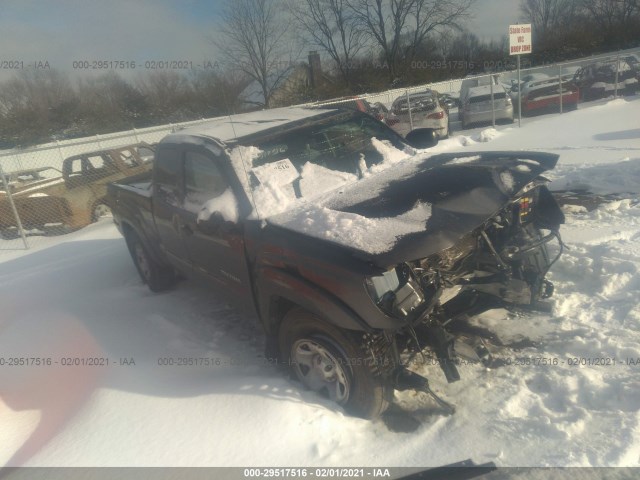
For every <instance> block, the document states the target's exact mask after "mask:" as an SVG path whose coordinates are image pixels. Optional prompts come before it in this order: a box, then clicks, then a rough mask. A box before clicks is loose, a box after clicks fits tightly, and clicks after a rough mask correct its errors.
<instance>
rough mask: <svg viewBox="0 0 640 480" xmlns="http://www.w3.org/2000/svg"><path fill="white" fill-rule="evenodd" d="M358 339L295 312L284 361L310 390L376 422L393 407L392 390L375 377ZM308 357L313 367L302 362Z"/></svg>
mask: <svg viewBox="0 0 640 480" xmlns="http://www.w3.org/2000/svg"><path fill="white" fill-rule="evenodd" d="M357 335H358V334H357V333H354V332H350V331H347V330H342V329H339V328H337V327H335V326H333V325H331V324H329V323H327V322H325V321H322V320H321V319H319V318H318V317H316V316H315V315H313V314H311V313H309V312H307V311H305V310H302V309H299V308H294V309H292V310H290V311H289V312H288V313H287V314H286V315H285V317H284V319H283V321H282V324H281V326H280V331H279V336H278V344H279V351H280V360H281V361H282V362H283V363H284V364H285V365H290V366H291V371H292V375H293V377H294V378H297V379H298V380H299V381H300V382H301V383H302V384H303V385H304V386H305V387H306V388H308V389H310V390H314V391H317V392H319V393H325V394H326V395H327V396H328V397H329V398H331V399H332V400H334V401H336V402H337V403H338V404H339V405H341V406H343V407H344V409H345V410H346V411H347V412H349V413H350V414H352V415H355V416H358V417H361V418H377V417H379V416H380V415H381V414H382V413H383V412H384V411H385V410H386V409H387V407H388V406H389V404H390V403H391V400H392V399H393V388H392V386H391V383H390V381H389V380H387V379H385V378H383V377H382V376H380V375H378V374H375V373H374V372H373V371H372V367H371V365H370V361H369V358H370V357H369V356H368V355H366V354H365V353H364V352H363V349H362V347H361V346H360V345H359V343H358V342H357V341H356V338H357ZM305 356H306V357H309V359H310V360H309V362H310V363H312V364H315V365H314V366H313V367H311V366H309V365H308V364H306V363H305V362H306V361H307V360H302V359H303V358H304V357H305ZM301 360H302V361H301ZM318 376H322V377H324V378H319V377H318Z"/></svg>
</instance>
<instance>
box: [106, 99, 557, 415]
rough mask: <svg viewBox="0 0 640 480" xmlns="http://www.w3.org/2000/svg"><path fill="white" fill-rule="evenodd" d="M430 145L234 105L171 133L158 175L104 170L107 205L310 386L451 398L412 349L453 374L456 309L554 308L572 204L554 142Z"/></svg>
mask: <svg viewBox="0 0 640 480" xmlns="http://www.w3.org/2000/svg"><path fill="white" fill-rule="evenodd" d="M436 143H437V140H435V134H434V132H433V131H431V130H428V129H419V130H415V131H414V132H412V133H411V134H409V135H408V136H407V138H406V139H403V138H401V137H400V136H399V135H397V134H396V133H395V132H393V131H392V130H390V129H389V128H388V127H386V126H385V125H383V124H382V123H380V122H378V121H376V120H375V119H373V118H371V117H369V116H367V115H365V114H362V113H360V112H355V111H340V110H334V109H304V108H288V109H276V110H269V111H264V112H255V113H250V114H243V115H237V116H234V117H229V118H225V119H220V120H215V121H212V122H211V123H208V124H203V125H201V126H198V127H192V128H188V129H185V130H181V131H178V132H175V133H172V134H170V135H168V136H167V137H165V138H164V139H163V140H162V141H161V142H160V143H159V144H158V147H157V149H156V155H155V160H154V166H153V172H152V175H151V176H149V177H148V178H144V177H143V176H137V177H135V178H132V179H129V180H125V181H123V182H121V183H120V184H113V185H110V187H109V203H110V204H111V205H112V208H113V215H114V221H115V222H116V224H117V225H118V227H119V229H120V231H121V232H122V234H123V236H124V237H125V239H126V242H127V245H128V248H129V251H130V253H131V256H132V258H133V261H134V263H135V265H136V267H137V270H138V272H139V273H140V276H141V278H142V280H143V281H144V282H146V283H147V284H148V286H149V287H150V288H151V289H152V290H153V291H159V290H163V289H166V288H169V287H170V286H172V285H173V283H174V282H175V281H176V278H177V277H178V275H182V276H189V277H198V278H202V279H204V280H206V281H208V282H211V284H212V285H215V287H214V288H215V289H216V290H218V291H220V292H222V293H223V294H224V295H225V298H229V299H230V300H234V299H235V300H236V301H237V302H236V303H237V304H238V305H240V306H241V307H244V308H245V309H248V310H249V311H251V312H252V313H254V314H255V315H257V317H258V318H259V319H260V321H261V323H262V325H263V327H264V331H265V333H266V339H267V342H266V343H267V355H268V356H269V358H277V359H279V362H280V363H281V364H283V365H285V366H287V367H288V368H290V369H291V371H292V373H293V375H294V377H295V378H297V379H298V380H299V381H300V382H302V384H304V385H305V386H306V387H308V388H309V389H311V390H314V391H317V392H320V393H324V394H326V395H327V396H328V397H329V398H331V399H333V400H334V401H336V402H337V403H338V404H340V405H343V406H344V407H345V408H346V409H347V410H348V411H349V412H351V413H353V414H355V415H359V416H362V417H368V418H371V417H376V416H378V415H380V414H381V413H382V412H383V411H384V410H385V409H386V408H387V406H388V405H389V402H390V401H391V400H392V397H393V391H394V389H399V390H408V389H415V390H419V391H423V392H426V393H428V394H430V395H432V396H433V398H434V399H435V400H436V401H437V402H438V403H439V404H440V405H441V406H443V407H446V408H449V407H450V405H449V404H448V403H447V402H445V401H444V400H442V399H440V398H439V397H438V396H437V395H436V394H435V393H434V392H433V391H431V389H430V388H429V384H428V381H427V379H426V378H424V377H423V376H421V375H419V374H417V373H415V372H413V371H411V370H410V369H409V368H408V364H407V363H408V362H407V361H406V359H407V358H408V356H410V355H412V354H419V353H421V352H422V351H423V350H424V349H426V348H430V349H431V351H432V352H433V354H434V355H435V356H437V358H438V360H439V364H440V366H441V367H442V369H443V371H444V374H445V375H446V378H447V380H448V381H449V382H452V381H456V380H458V379H459V375H458V371H457V368H456V354H457V353H460V352H459V351H458V349H459V348H461V347H459V346H458V344H457V343H456V342H455V341H454V339H455V337H454V335H453V334H452V333H451V332H450V330H449V327H450V326H451V325H452V324H453V323H455V320H456V319H457V318H460V317H463V316H465V315H473V314H478V313H481V312H483V311H486V310H489V309H492V308H497V307H504V306H506V305H517V306H520V307H526V308H533V309H541V310H545V309H546V308H547V303H546V302H547V301H546V299H547V298H548V297H550V296H551V295H552V293H553V285H552V284H551V283H550V282H549V281H547V280H546V279H545V275H546V274H547V272H548V270H549V268H550V267H551V265H552V264H553V262H554V261H555V260H556V259H557V258H558V257H559V256H560V253H561V251H562V241H561V239H560V236H559V233H558V230H559V226H560V224H562V223H563V222H564V216H563V214H562V212H561V210H560V209H559V207H558V205H557V204H556V202H555V200H554V199H553V197H552V196H551V194H550V192H549V191H548V190H547V188H546V186H545V183H546V180H545V178H543V177H541V176H540V175H541V174H542V173H543V172H544V171H545V170H549V169H552V168H553V167H554V166H555V164H556V162H557V158H558V157H557V156H556V155H552V154H546V153H531V152H482V153H466V152H464V153H460V152H458V153H447V154H439V155H430V154H429V153H428V152H427V151H425V150H424V147H428V146H432V145H435V144H436ZM551 241H554V242H557V246H556V247H554V250H555V251H556V252H557V253H556V254H554V255H550V253H549V251H548V249H547V247H548V244H549V242H551ZM551 257H553V258H551ZM476 347H477V348H476V351H475V352H474V350H473V347H471V346H467V347H465V349H466V351H467V352H466V355H469V351H470V352H472V353H476V354H477V357H478V358H481V357H482V356H483V355H484V353H486V351H485V352H484V353H483V351H482V348H481V347H482V344H479V345H478V346H476Z"/></svg>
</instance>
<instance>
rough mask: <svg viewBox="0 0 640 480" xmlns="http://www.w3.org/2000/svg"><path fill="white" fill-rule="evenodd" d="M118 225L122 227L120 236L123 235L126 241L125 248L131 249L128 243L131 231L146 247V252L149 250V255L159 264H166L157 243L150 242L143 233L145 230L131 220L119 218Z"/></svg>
mask: <svg viewBox="0 0 640 480" xmlns="http://www.w3.org/2000/svg"><path fill="white" fill-rule="evenodd" d="M120 225H121V229H122V236H123V237H124V239H125V242H126V243H127V248H128V249H129V251H131V246H130V243H129V236H130V235H131V234H130V233H129V232H133V233H134V234H135V235H136V236H137V237H138V238H139V239H140V241H141V242H142V244H143V245H144V247H145V248H146V249H147V252H149V254H150V255H151V257H152V258H153V260H155V261H156V262H158V263H160V264H161V265H168V262H167V260H166V258H165V256H164V254H163V253H162V251H161V250H160V249H159V248H158V246H157V244H156V243H154V242H151V241H150V240H149V237H148V236H147V235H146V234H145V232H144V231H143V230H142V229H141V228H139V227H138V226H136V225H134V224H133V223H132V222H129V221H126V220H121V224H120Z"/></svg>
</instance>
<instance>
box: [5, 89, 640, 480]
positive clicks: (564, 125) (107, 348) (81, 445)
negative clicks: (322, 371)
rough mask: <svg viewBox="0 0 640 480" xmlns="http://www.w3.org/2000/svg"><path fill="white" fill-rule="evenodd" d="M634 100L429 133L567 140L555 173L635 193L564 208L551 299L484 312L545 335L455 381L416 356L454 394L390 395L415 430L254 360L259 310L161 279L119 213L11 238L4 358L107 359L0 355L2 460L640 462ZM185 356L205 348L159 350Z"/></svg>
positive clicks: (535, 145) (444, 146)
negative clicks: (143, 267) (133, 247)
mask: <svg viewBox="0 0 640 480" xmlns="http://www.w3.org/2000/svg"><path fill="white" fill-rule="evenodd" d="M639 107H640V98H638V97H632V98H631V99H630V100H615V101H610V102H599V103H593V104H592V105H589V106H588V107H587V108H584V107H583V105H581V106H580V110H578V111H575V112H570V113H567V114H563V115H551V116H546V117H545V118H539V119H536V120H530V121H529V120H528V121H526V122H523V128H522V129H520V130H518V129H517V128H513V127H507V128H501V129H500V133H501V135H500V136H496V135H483V138H484V139H485V140H486V141H488V143H487V144H486V145H483V144H482V143H483V142H480V137H481V135H480V134H479V133H478V134H473V135H471V136H454V137H452V138H450V139H449V140H445V141H442V142H441V143H440V144H439V145H438V147H437V148H436V149H435V151H446V150H460V151H461V152H464V150H465V148H466V147H468V148H472V149H473V150H480V149H483V148H486V149H487V150H489V149H490V150H501V149H504V150H514V149H526V150H530V149H536V150H540V151H549V152H556V153H559V154H560V155H561V157H560V161H559V164H558V166H557V167H556V169H555V170H553V171H551V172H548V176H551V177H553V179H554V185H563V186H566V185H569V184H573V185H580V186H581V187H583V188H587V189H598V191H599V192H600V193H603V192H606V191H607V190H616V191H618V192H619V191H620V188H617V187H618V185H617V184H615V185H614V184H612V182H613V179H615V178H616V176H620V175H621V174H622V173H623V174H624V175H625V178H624V180H625V187H624V188H622V190H625V194H624V196H623V198H620V199H618V200H617V201H615V202H609V203H605V204H603V205H601V206H600V207H598V208H596V209H595V210H592V211H586V209H585V208H584V207H582V206H580V205H575V206H567V207H565V209H566V212H567V224H566V225H565V226H563V228H562V233H563V237H564V239H565V241H566V242H567V243H568V245H569V247H570V250H568V251H566V252H565V253H564V255H563V256H562V258H561V259H560V260H559V261H558V262H557V263H556V264H555V265H554V266H553V269H552V271H551V280H552V281H553V282H554V283H555V284H556V294H555V301H556V304H555V308H554V310H553V312H552V313H551V315H548V316H547V315H538V314H528V315H524V314H522V315H521V314H518V315H516V314H509V313H507V312H505V311H503V310H493V311H490V312H487V313H486V314H484V315H482V316H480V317H476V318H474V319H473V322H474V323H475V324H477V325H479V326H484V327H488V328H494V329H495V330H496V331H498V332H500V334H501V336H502V337H503V338H504V339H505V341H519V340H522V339H523V338H524V337H527V338H529V339H531V340H535V341H537V342H538V346H530V347H527V346H526V342H523V346H522V348H521V349H520V350H518V351H512V350H504V351H500V352H497V355H498V356H501V357H502V358H503V359H505V361H506V360H509V362H506V363H510V364H507V365H505V366H502V367H498V368H495V369H493V370H487V369H485V368H483V367H481V366H479V365H462V366H461V367H460V370H461V375H462V380H461V381H459V382H457V383H455V384H451V385H448V384H447V383H446V381H445V380H444V378H443V375H442V372H441V371H440V370H439V367H437V366H436V365H426V366H416V368H417V369H418V370H419V371H420V372H421V373H423V374H425V375H426V376H427V377H428V378H429V379H430V382H431V385H432V388H434V389H435V390H436V391H437V392H439V393H440V394H442V395H443V396H444V397H445V398H446V399H448V400H450V401H452V402H453V403H455V404H456V406H457V412H456V413H455V414H454V415H453V416H451V417H447V416H443V415H442V414H441V412H440V411H439V410H438V408H437V407H436V406H435V405H434V403H433V402H432V401H431V400H430V399H429V398H427V397H425V396H423V395H422V394H415V395H414V394H412V393H410V392H405V393H401V394H397V402H398V403H399V404H400V405H401V406H402V407H403V408H404V409H405V410H407V411H411V412H412V413H411V415H412V416H413V418H415V419H418V420H419V422H420V423H419V424H417V425H416V426H415V427H416V428H415V429H414V430H413V431H409V432H405V433H402V432H396V431H394V430H393V428H392V429H390V428H389V427H388V425H387V424H386V423H385V422H384V421H382V420H379V421H375V422H369V421H364V420H360V419H356V418H351V417H348V416H345V414H344V413H343V412H342V410H341V409H340V408H339V407H337V406H335V405H333V404H331V403H330V402H329V401H327V400H324V399H323V398H321V397H319V396H316V395H315V394H312V393H310V392H307V391H304V390H303V389H302V388H301V387H300V385H299V384H297V383H295V382H292V381H289V380H287V379H286V378H285V377H284V376H283V375H282V373H281V372H280V371H279V370H277V369H275V368H272V367H270V366H269V365H267V364H266V362H264V361H263V360H262V357H261V356H260V355H261V354H262V342H263V336H262V333H261V331H260V328H259V327H258V326H256V324H255V321H254V320H253V319H251V318H246V317H244V316H241V315H239V314H238V313H236V312H235V311H233V310H230V309H229V308H228V307H226V306H225V302H224V299H223V298H219V297H216V296H215V293H212V292H211V291H210V290H207V289H204V288H202V287H199V286H197V285H193V284H191V283H188V282H184V283H182V284H180V286H179V287H178V288H176V289H175V290H173V291H171V292H168V293H165V294H161V295H156V294H152V293H150V292H149V291H148V290H147V289H146V287H144V286H143V285H141V283H140V280H139V278H138V276H137V273H136V271H135V268H134V266H133V264H132V263H131V260H130V258H129V256H128V252H127V248H126V246H125V244H124V241H123V240H122V238H121V237H120V236H119V234H118V233H117V231H116V230H115V228H114V226H113V225H112V224H111V223H110V221H108V220H102V221H100V222H99V223H97V224H95V225H92V226H90V227H87V228H85V229H83V230H81V231H78V232H76V233H73V234H70V235H66V236H60V237H50V238H47V239H43V240H42V242H40V244H39V245H40V246H39V247H38V248H37V249H34V250H32V251H28V252H20V251H17V250H16V251H12V252H6V251H3V253H2V255H1V256H0V261H2V263H0V305H2V316H1V317H0V352H2V354H1V355H0V357H3V358H6V357H17V358H24V357H30V358H44V359H45V360H46V358H52V357H53V358H56V359H61V358H67V359H75V358H107V359H109V361H110V364H109V365H108V366H99V367H96V366H91V367H89V366H85V367H82V366H78V367H73V366H62V365H60V364H58V365H51V366H42V365H40V366H36V365H31V366H28V367H27V366H22V367H7V366H0V425H1V428H0V445H1V446H2V447H1V448H0V465H3V464H9V465H31V466H187V465H189V466H211V465H228V466H230V465H242V466H274V465H277V466H294V465H297V466H349V465H353V466H376V465H377V466H421V467H427V466H436V465H442V464H445V463H450V462H455V461H459V460H462V459H466V458H472V459H473V460H474V461H476V462H486V461H493V462H495V463H496V464H497V465H500V466H527V465H529V466H640V458H638V456H639V454H640V365H635V364H633V362H634V361H635V359H638V358H640V305H639V301H638V299H639V298H640V274H639V271H640V270H639V269H640V247H639V245H640V206H639V205H638V187H637V185H640V174H639V173H638V170H637V168H635V167H637V166H638V165H640V131H638V123H637V119H638V111H639V110H640V108H639ZM463 156H464V155H461V157H463ZM606 172H608V174H609V176H607V175H605V173H606ZM607 179H609V180H608V181H606V180H607ZM634 185H635V186H636V187H635V188H634ZM339 220H340V219H338V221H339ZM7 243H8V244H10V245H13V243H11V242H7ZM3 248H4V247H3ZM176 358H195V359H200V358H202V359H209V365H206V364H205V362H204V360H203V361H202V362H201V364H200V365H192V366H177V365H173V366H170V365H165V363H169V360H168V359H176ZM131 360H133V361H134V362H135V365H133V364H131ZM556 360H557V362H556ZM614 360H615V364H613V363H611V362H613V361H614ZM554 362H556V363H557V364H554ZM396 427H397V425H396V426H395V427H394V428H396ZM9 478H10V477H9Z"/></svg>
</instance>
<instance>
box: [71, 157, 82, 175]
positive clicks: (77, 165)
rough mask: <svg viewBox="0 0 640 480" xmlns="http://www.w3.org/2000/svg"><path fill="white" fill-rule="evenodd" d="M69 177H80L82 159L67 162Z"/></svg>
mask: <svg viewBox="0 0 640 480" xmlns="http://www.w3.org/2000/svg"><path fill="white" fill-rule="evenodd" d="M69 163H70V164H69V177H76V176H79V175H82V159H81V158H74V159H73V160H72V161H71V162H69Z"/></svg>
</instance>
